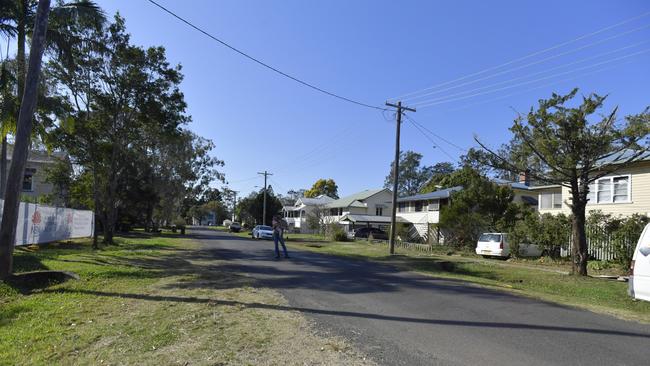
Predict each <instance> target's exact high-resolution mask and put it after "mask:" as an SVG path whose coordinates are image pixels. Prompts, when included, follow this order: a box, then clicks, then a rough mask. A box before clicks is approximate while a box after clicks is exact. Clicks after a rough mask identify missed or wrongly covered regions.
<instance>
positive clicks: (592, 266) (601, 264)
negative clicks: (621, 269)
mask: <svg viewBox="0 0 650 366" xmlns="http://www.w3.org/2000/svg"><path fill="white" fill-rule="evenodd" d="M609 268H612V263H611V262H609V261H589V262H588V263H587V269H589V270H592V271H602V270H605V269H609Z"/></svg>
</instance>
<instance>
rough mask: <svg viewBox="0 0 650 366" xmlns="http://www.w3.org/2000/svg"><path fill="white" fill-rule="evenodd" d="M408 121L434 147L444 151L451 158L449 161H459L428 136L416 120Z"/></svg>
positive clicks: (408, 119)
mask: <svg viewBox="0 0 650 366" xmlns="http://www.w3.org/2000/svg"><path fill="white" fill-rule="evenodd" d="M407 121H409V122H411V124H412V125H413V126H414V127H415V128H416V129H417V130H418V131H420V133H421V134H422V136H424V137H425V138H426V139H427V140H429V141H430V142H431V143H432V144H433V147H436V148H438V149H439V150H440V151H442V152H443V153H444V154H445V155H447V156H448V157H449V159H451V160H453V161H456V162H457V161H458V159H457V158H454V157H453V156H451V154H449V153H448V152H447V151H446V150H445V149H443V148H442V146H440V145H438V144H437V143H436V142H435V141H434V140H433V139H432V138H431V136H429V135H427V134H426V132H424V130H423V129H422V128H420V126H419V124H418V123H416V122H415V120H413V119H411V118H407Z"/></svg>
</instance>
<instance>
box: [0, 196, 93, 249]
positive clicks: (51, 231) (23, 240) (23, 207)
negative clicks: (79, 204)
mask: <svg viewBox="0 0 650 366" xmlns="http://www.w3.org/2000/svg"><path fill="white" fill-rule="evenodd" d="M3 207H4V201H3V200H0V219H1V218H2V208H3ZM94 226H95V220H94V215H93V212H92V211H87V210H73V209H71V208H62V207H51V206H44V205H39V204H34V203H25V202H21V203H20V209H19V210H18V224H17V227H16V246H19V245H31V244H42V243H49V242H53V241H59V240H66V239H72V238H85V237H90V236H92V233H93V229H94Z"/></svg>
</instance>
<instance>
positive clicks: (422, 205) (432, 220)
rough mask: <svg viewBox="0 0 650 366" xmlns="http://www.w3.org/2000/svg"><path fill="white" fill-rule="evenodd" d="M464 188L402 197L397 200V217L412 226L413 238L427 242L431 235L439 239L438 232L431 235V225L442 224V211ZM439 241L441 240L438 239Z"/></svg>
mask: <svg viewBox="0 0 650 366" xmlns="http://www.w3.org/2000/svg"><path fill="white" fill-rule="evenodd" d="M462 189H463V187H460V186H458V187H452V188H446V189H440V190H437V191H434V192H430V193H422V194H416V195H414V196H408V197H400V198H398V199H397V216H398V217H399V218H401V219H402V221H403V222H406V223H408V224H410V225H412V227H413V229H414V230H411V237H412V238H413V237H416V236H417V237H418V238H416V239H423V240H427V239H428V238H430V237H431V235H435V236H436V237H438V236H439V235H440V233H439V232H438V231H437V230H436V232H435V233H431V232H430V230H431V229H432V228H431V225H430V224H437V223H438V222H440V209H441V207H443V206H445V205H448V204H449V200H450V198H451V195H452V193H454V192H458V191H460V190H462ZM438 239H439V238H438Z"/></svg>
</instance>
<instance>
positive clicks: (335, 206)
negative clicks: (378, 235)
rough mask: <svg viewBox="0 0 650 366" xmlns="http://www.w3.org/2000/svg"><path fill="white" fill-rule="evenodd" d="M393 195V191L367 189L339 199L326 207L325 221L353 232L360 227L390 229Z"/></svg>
mask: <svg viewBox="0 0 650 366" xmlns="http://www.w3.org/2000/svg"><path fill="white" fill-rule="evenodd" d="M392 197H393V193H392V192H391V190H389V189H386V188H383V189H367V190H365V191H361V192H358V193H355V194H353V195H350V196H346V197H342V198H339V199H337V200H335V201H332V202H330V203H328V204H326V205H325V216H324V218H323V219H324V221H325V222H327V223H338V224H341V225H343V226H344V227H345V230H347V231H351V230H354V229H355V228H359V227H377V228H380V229H382V230H385V231H388V230H389V229H390V214H391V210H392V208H393V205H392V203H391V202H392Z"/></svg>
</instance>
